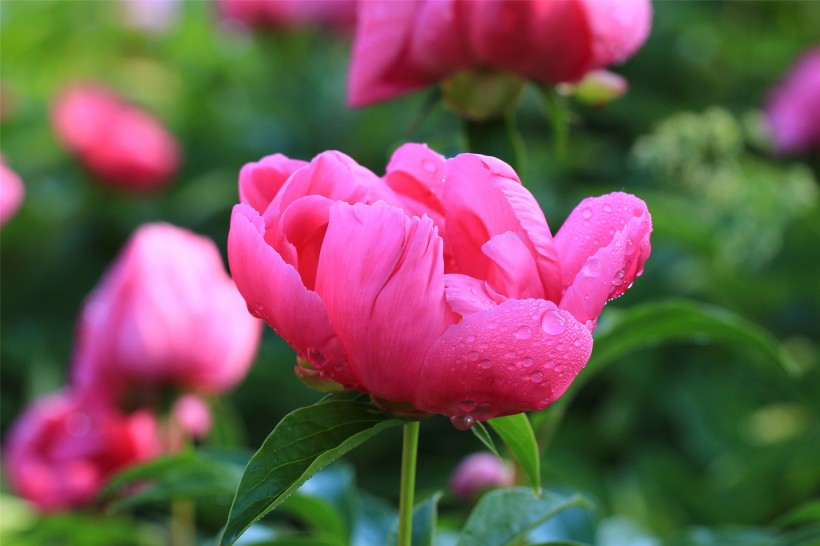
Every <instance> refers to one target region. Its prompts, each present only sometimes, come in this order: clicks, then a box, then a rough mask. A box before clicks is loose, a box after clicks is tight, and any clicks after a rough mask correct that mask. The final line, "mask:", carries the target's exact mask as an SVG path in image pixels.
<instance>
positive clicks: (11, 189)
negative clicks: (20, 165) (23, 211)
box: [0, 157, 25, 226]
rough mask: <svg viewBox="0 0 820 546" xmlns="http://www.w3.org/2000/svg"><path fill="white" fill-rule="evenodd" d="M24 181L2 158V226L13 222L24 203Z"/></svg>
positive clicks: (0, 222)
mask: <svg viewBox="0 0 820 546" xmlns="http://www.w3.org/2000/svg"><path fill="white" fill-rule="evenodd" d="M24 194H25V188H24V187H23V181H22V180H20V177H19V176H17V173H15V172H14V171H12V170H11V169H10V168H8V166H6V164H5V163H4V162H3V159H2V157H0V226H2V225H4V224H5V223H6V222H8V221H9V220H11V218H12V216H14V215H15V214H16V213H17V209H19V208H20V204H21V203H22V202H23V195H24Z"/></svg>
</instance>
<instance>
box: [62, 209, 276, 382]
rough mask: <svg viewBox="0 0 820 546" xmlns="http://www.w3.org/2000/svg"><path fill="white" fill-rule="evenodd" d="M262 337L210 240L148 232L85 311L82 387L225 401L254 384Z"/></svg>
mask: <svg viewBox="0 0 820 546" xmlns="http://www.w3.org/2000/svg"><path fill="white" fill-rule="evenodd" d="M260 333H261V325H260V323H259V321H257V320H256V319H254V318H253V317H252V316H251V315H250V314H249V313H248V310H247V308H246V306H245V302H244V301H243V300H242V297H241V296H240V295H239V293H238V292H237V290H236V287H235V286H234V283H233V281H232V280H231V278H230V277H229V276H228V275H227V274H226V273H225V268H224V266H223V265H222V258H221V257H220V255H219V251H218V250H217V248H216V245H214V243H213V242H212V241H211V240H210V239H207V238H205V237H201V236H199V235H196V234H194V233H192V232H190V231H188V230H185V229H181V228H178V227H174V226H172V225H169V224H146V225H144V226H142V227H140V228H139V229H138V230H137V231H136V232H135V233H134V234H133V235H132V236H131V239H130V240H129V241H128V243H127V244H126V246H125V248H124V249H123V250H122V251H121V252H120V254H119V256H118V257H117V259H116V261H115V262H114V264H113V265H112V266H111V267H110V269H109V270H108V272H107V273H106V274H105V276H104V277H103V279H102V282H101V283H100V284H99V286H98V287H97V288H96V289H95V290H94V291H93V292H92V293H91V295H90V296H89V297H88V299H87V301H86V303H85V305H84V306H83V310H82V314H81V316H80V320H79V331H78V337H77V345H76V349H75V354H74V380H75V381H76V383H77V384H78V385H80V386H81V387H83V388H87V389H90V390H92V391H102V392H107V393H111V394H112V395H114V396H122V395H124V394H127V393H130V394H140V391H141V389H144V390H146V391H147V393H148V394H149V395H150V393H151V392H154V393H158V390H159V389H162V388H164V387H174V388H180V389H187V390H193V391H201V392H204V393H220V392H223V391H225V390H228V389H230V388H232V387H233V386H235V385H236V384H237V383H239V382H240V381H241V380H242V379H243V378H244V377H245V374H246V373H247V371H248V368H249V367H250V365H251V363H252V361H253V359H254V357H255V356H256V351H257V349H258V346H259V338H260Z"/></svg>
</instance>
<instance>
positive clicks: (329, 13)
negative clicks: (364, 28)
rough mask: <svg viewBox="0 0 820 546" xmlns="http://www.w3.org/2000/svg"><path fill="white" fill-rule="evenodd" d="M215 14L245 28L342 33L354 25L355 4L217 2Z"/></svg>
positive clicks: (326, 0)
mask: <svg viewBox="0 0 820 546" xmlns="http://www.w3.org/2000/svg"><path fill="white" fill-rule="evenodd" d="M218 6H219V13H220V15H221V16H222V17H223V18H224V19H227V20H229V21H236V22H239V23H242V24H244V25H247V26H249V27H279V26H281V27H297V28H302V27H313V26H317V25H326V26H330V27H334V28H337V29H339V30H346V29H350V28H353V25H354V24H355V22H356V0H219V1H218Z"/></svg>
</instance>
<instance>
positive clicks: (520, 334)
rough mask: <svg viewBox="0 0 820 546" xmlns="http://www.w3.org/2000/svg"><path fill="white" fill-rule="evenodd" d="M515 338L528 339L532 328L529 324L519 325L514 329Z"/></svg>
mask: <svg viewBox="0 0 820 546" xmlns="http://www.w3.org/2000/svg"><path fill="white" fill-rule="evenodd" d="M515 337H516V339H530V338H531V337H532V330H530V327H529V326H521V327H520V328H519V329H518V330H516V331H515Z"/></svg>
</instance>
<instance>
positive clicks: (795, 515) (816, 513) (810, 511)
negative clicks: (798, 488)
mask: <svg viewBox="0 0 820 546" xmlns="http://www.w3.org/2000/svg"><path fill="white" fill-rule="evenodd" d="M817 522H820V499H812V500H810V501H808V502H805V503H803V504H801V505H800V506H798V507H797V508H795V509H793V510H791V511H789V512H788V513H786V515H784V516H781V517H779V518H778V519H777V521H776V522H775V524H776V525H777V526H778V527H790V526H792V525H800V524H801V523H817Z"/></svg>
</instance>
